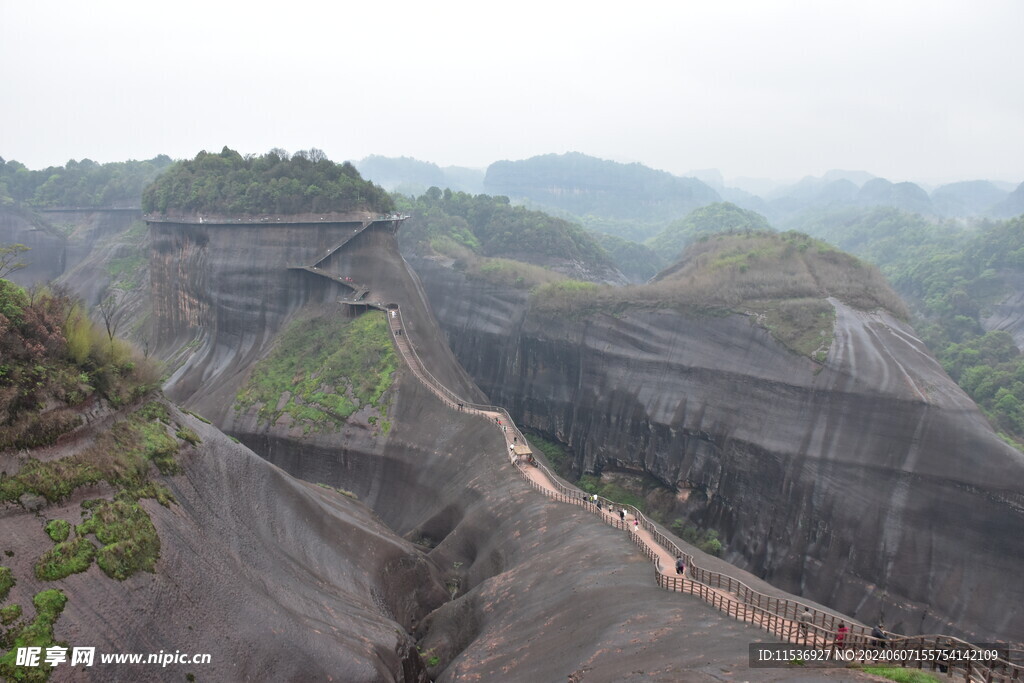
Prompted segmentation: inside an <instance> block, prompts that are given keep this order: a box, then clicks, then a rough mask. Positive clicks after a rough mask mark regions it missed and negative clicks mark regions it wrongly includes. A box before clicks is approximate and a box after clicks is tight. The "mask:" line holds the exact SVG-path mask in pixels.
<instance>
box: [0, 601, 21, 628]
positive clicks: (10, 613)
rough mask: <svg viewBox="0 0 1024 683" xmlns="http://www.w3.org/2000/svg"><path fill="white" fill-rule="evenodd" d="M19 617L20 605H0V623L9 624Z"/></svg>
mask: <svg viewBox="0 0 1024 683" xmlns="http://www.w3.org/2000/svg"><path fill="white" fill-rule="evenodd" d="M20 618H21V605H7V606H6V607H0V624H3V625H4V626H10V625H11V624H13V623H14V622H16V621H17V620H18V619H20Z"/></svg>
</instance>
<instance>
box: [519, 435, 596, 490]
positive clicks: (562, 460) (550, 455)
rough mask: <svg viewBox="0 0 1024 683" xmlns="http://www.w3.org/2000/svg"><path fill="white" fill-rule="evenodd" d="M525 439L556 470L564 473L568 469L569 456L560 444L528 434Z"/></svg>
mask: <svg viewBox="0 0 1024 683" xmlns="http://www.w3.org/2000/svg"><path fill="white" fill-rule="evenodd" d="M526 440H527V441H528V442H529V444H530V448H532V449H534V450H535V451H540V452H541V453H543V454H544V458H545V459H546V460H547V461H548V462H549V463H550V464H551V467H552V468H554V470H555V471H556V472H558V473H560V474H564V473H565V472H566V471H567V470H568V467H569V464H570V463H569V456H568V455H567V454H566V452H565V449H564V448H562V446H561V445H560V444H557V443H555V442H554V441H548V440H547V439H545V438H544V437H542V436H532V435H530V436H527V437H526ZM591 493H593V492H591Z"/></svg>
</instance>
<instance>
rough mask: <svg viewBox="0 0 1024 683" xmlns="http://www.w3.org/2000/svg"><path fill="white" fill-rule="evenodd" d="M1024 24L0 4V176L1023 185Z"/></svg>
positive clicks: (574, 9)
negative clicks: (635, 166)
mask: <svg viewBox="0 0 1024 683" xmlns="http://www.w3.org/2000/svg"><path fill="white" fill-rule="evenodd" d="M1022 37H1024V2H1021V0H993V1H986V0H963V1H961V2H944V1H942V0H928V1H918V0H884V1H880V2H875V1H874V0H859V1H858V2H841V3H840V2H831V1H827V0H807V1H780V0H751V1H749V2H735V1H728V0H701V1H700V2H692V1H689V0H676V1H673V2H642V1H640V2H637V1H635V0H633V1H630V2H614V3H612V2H601V1H600V0H598V1H595V0H590V1H589V2H562V1H560V0H547V1H545V2H523V1H518V2H506V3H501V4H499V3H487V2H479V0H476V1H474V2H447V1H445V0H435V1H426V2H424V1H422V0H420V1H417V2H387V1H386V0H363V1H360V2H352V1H346V2H323V3H319V2H305V1H302V0H291V1H288V2H274V3H262V2H245V3H235V2H223V1H220V0H206V1H205V2H188V1H178V2H173V3H150V2H140V1H139V0H133V1H132V2H104V1H102V0H99V1H90V2H81V1H77V2H53V1H49V0H0V73H2V75H3V78H2V81H0V82H2V91H0V92H2V95H0V97H2V100H0V104H2V106H0V156H3V157H4V158H5V159H17V160H19V161H21V162H23V163H25V164H26V165H28V166H29V167H30V168H41V167H44V166H47V165H51V164H63V163H64V162H65V161H67V160H68V159H70V158H75V159H81V158H84V157H88V158H91V159H93V160H96V161H120V160H124V159H129V158H136V159H142V158H150V157H152V156H155V155H156V154H160V153H165V154H169V155H171V156H172V157H175V158H181V157H191V156H194V155H195V153H196V152H198V151H199V150H201V149H207V150H211V151H212V150H219V149H220V148H221V147H223V146H224V145H228V146H230V147H232V148H234V149H237V150H239V151H241V152H243V153H246V152H265V151H267V150H269V149H270V148H272V147H283V148H285V149H287V150H289V151H294V150H297V149H304V148H309V147H319V148H321V149H323V150H324V151H325V152H326V153H327V154H328V156H330V157H331V158H332V159H335V160H342V159H353V160H354V159H360V158H362V157H364V156H366V155H369V154H382V155H385V156H412V157H416V158H418V159H423V160H426V161H433V162H435V163H438V164H440V165H442V166H444V165H461V166H476V167H484V166H486V165H487V164H489V163H490V162H492V161H495V160H498V159H522V158H527V157H530V156H533V155H536V154H545V153H549V152H559V153H560V152H566V151H579V152H584V153H586V154H591V155H594V156H599V157H602V158H607V159H615V160H617V161H639V162H642V163H644V164H647V165H649V166H653V167H655V168H661V169H665V170H668V171H671V172H674V173H684V172H686V171H688V170H691V169H703V168H718V169H721V171H722V172H723V173H724V174H725V176H726V177H727V178H732V177H737V176H763V177H772V178H777V179H785V178H798V177H801V176H804V175H820V174H821V173H823V172H824V171H826V170H828V169H830V168H843V169H863V170H867V171H870V172H872V173H875V174H877V175H882V176H885V177H887V178H890V179H892V180H905V179H913V180H923V181H936V180H956V179H973V178H991V179H1001V180H1007V181H1011V182H1015V183H1016V182H1020V181H1024V39H1022Z"/></svg>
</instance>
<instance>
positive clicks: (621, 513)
mask: <svg viewBox="0 0 1024 683" xmlns="http://www.w3.org/2000/svg"><path fill="white" fill-rule="evenodd" d="M619 519H621V520H622V521H623V522H625V521H626V509H625V508H619Z"/></svg>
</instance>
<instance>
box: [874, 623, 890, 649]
mask: <svg viewBox="0 0 1024 683" xmlns="http://www.w3.org/2000/svg"><path fill="white" fill-rule="evenodd" d="M871 637H872V638H874V646H875V647H885V641H886V640H887V639H888V638H889V636H887V635H885V631H883V630H882V622H878V625H877V626H875V627H874V628H873V629H871Z"/></svg>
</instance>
